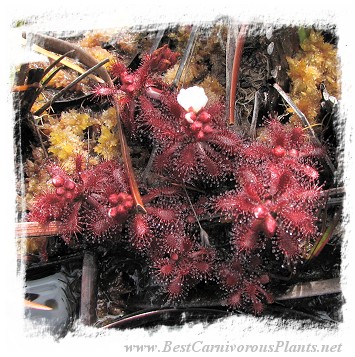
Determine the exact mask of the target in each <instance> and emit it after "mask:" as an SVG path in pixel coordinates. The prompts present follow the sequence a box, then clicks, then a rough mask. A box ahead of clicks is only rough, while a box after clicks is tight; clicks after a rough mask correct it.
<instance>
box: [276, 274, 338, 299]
mask: <svg viewBox="0 0 355 357" xmlns="http://www.w3.org/2000/svg"><path fill="white" fill-rule="evenodd" d="M337 293H341V287H340V279H339V278H333V279H328V280H319V281H310V282H306V283H299V284H296V285H294V286H292V287H291V288H290V289H289V290H288V292H287V293H286V294H283V295H281V296H279V297H277V298H276V299H275V300H277V301H281V300H290V299H301V298H306V297H312V296H320V295H328V294H337Z"/></svg>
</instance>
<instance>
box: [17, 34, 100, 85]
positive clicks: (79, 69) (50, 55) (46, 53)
mask: <svg viewBox="0 0 355 357" xmlns="http://www.w3.org/2000/svg"><path fill="white" fill-rule="evenodd" d="M43 38H46V39H50V40H49V41H52V39H53V38H52V37H49V36H44V35H39V34H36V35H32V36H31V40H32V39H33V40H35V41H40V40H41V39H43ZM54 40H55V41H62V40H59V39H54ZM23 41H24V44H26V39H23ZM62 42H64V41H62ZM46 43H47V42H46ZM74 46H75V45H73V47H74ZM75 47H77V46H75ZM32 49H33V50H34V51H36V52H38V53H40V54H42V55H44V56H46V57H48V58H52V59H54V60H55V62H57V63H59V62H61V63H62V64H63V65H65V66H66V67H68V68H70V69H73V70H74V71H76V72H78V73H81V74H82V73H85V69H84V68H82V67H80V66H78V65H77V64H75V63H72V62H70V61H68V60H65V59H63V58H64V57H67V56H68V55H72V54H73V53H74V52H75V51H77V49H76V48H75V49H70V50H69V51H66V52H65V53H64V54H63V55H62V56H58V55H57V54H55V53H53V52H51V51H50V50H46V49H44V48H42V47H40V46H38V45H36V44H33V45H32ZM58 52H59V51H58ZM55 62H53V63H55ZM91 78H93V79H95V80H96V81H97V82H99V83H104V81H103V79H101V78H100V77H97V76H95V75H92V76H91Z"/></svg>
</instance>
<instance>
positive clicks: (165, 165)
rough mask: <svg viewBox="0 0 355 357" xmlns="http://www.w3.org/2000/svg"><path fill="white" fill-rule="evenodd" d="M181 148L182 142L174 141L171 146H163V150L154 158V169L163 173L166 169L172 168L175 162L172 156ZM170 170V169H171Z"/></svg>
mask: <svg viewBox="0 0 355 357" xmlns="http://www.w3.org/2000/svg"><path fill="white" fill-rule="evenodd" d="M180 149H181V143H179V142H177V143H172V144H170V145H169V146H166V147H164V148H163V150H162V152H161V153H159V154H158V155H156V157H155V160H154V169H155V170H156V171H157V172H158V173H162V172H164V171H165V170H169V169H171V167H172V165H173V162H172V158H173V157H174V156H175V155H177V153H178V151H179V150H180ZM169 171H170V170H169Z"/></svg>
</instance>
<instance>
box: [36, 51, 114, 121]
mask: <svg viewBox="0 0 355 357" xmlns="http://www.w3.org/2000/svg"><path fill="white" fill-rule="evenodd" d="M108 61H109V59H108V58H106V59H104V60H103V61H101V62H100V63H98V64H97V65H95V66H94V67H91V68H90V69H89V70H87V71H86V72H85V73H83V74H82V75H80V76H79V77H78V78H76V79H75V80H74V81H72V82H70V83H69V84H68V85H67V86H66V87H65V88H63V89H62V90H60V91H59V92H58V93H57V94H55V95H54V96H53V98H52V99H51V100H49V101H48V102H47V103H46V104H44V105H43V106H42V107H41V108H39V109H38V110H37V111H36V112H35V113H34V115H35V116H40V115H41V114H42V113H43V112H44V111H45V110H46V109H48V108H49V107H50V106H51V105H52V103H53V102H55V101H56V99H58V98H60V97H61V96H62V95H63V94H64V93H65V92H66V91H68V90H69V89H70V88H72V87H74V86H75V85H76V84H77V83H79V82H80V81H81V80H83V79H84V78H86V77H87V76H88V75H89V74H91V73H93V72H95V71H96V70H97V69H98V68H99V67H102V66H103V65H104V64H106V63H107V62H108Z"/></svg>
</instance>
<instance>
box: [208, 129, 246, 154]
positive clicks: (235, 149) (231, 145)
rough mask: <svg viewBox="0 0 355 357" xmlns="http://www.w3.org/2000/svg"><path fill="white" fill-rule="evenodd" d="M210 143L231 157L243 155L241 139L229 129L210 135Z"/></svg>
mask: <svg viewBox="0 0 355 357" xmlns="http://www.w3.org/2000/svg"><path fill="white" fill-rule="evenodd" d="M208 142H210V143H212V144H214V145H216V146H217V147H218V148H219V149H221V150H222V151H224V152H226V153H227V154H229V155H231V154H241V152H242V141H241V139H240V138H239V136H238V135H237V134H236V133H234V132H232V131H230V130H228V129H223V130H218V131H217V130H215V132H213V133H212V134H211V135H210V137H209V139H208Z"/></svg>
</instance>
